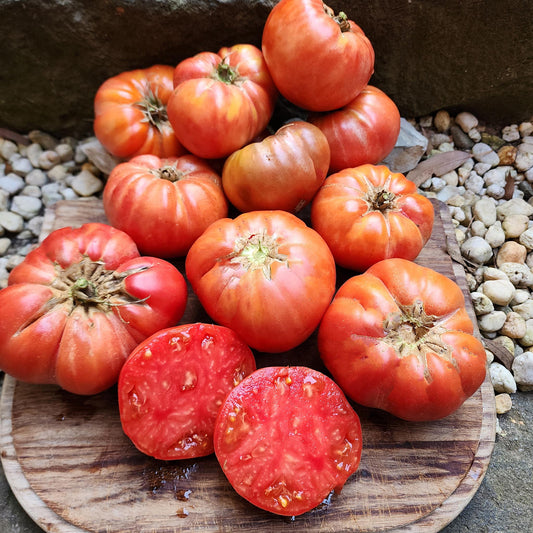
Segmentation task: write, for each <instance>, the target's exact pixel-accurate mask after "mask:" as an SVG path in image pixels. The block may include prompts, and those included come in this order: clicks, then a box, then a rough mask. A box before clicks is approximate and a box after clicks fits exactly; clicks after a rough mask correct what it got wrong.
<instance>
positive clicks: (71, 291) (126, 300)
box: [52, 257, 147, 312]
mask: <svg viewBox="0 0 533 533" xmlns="http://www.w3.org/2000/svg"><path fill="white" fill-rule="evenodd" d="M146 268H147V267H141V268H137V269H132V270H127V271H125V272H117V271H115V270H106V269H105V267H104V264H103V263H102V262H101V261H92V260H91V259H90V258H89V257H84V258H83V259H82V260H81V261H80V262H79V263H74V264H72V265H69V266H68V267H67V268H65V269H63V268H61V267H60V266H59V265H56V270H57V276H56V278H55V280H54V282H53V283H52V287H54V288H55V289H58V290H59V291H61V292H62V293H63V296H62V300H63V301H66V300H71V301H72V304H73V305H74V306H78V305H83V306H85V307H96V308H98V309H99V310H101V311H104V312H108V311H109V310H110V309H111V308H112V307H116V306H120V305H126V304H131V303H140V302H142V301H143V300H140V299H138V298H133V297H132V296H131V295H130V294H128V292H127V291H126V289H125V287H124V280H125V279H126V278H127V277H128V276H130V275H132V274H135V273H137V272H142V271H143V270H146Z"/></svg>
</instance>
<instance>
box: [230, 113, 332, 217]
mask: <svg viewBox="0 0 533 533" xmlns="http://www.w3.org/2000/svg"><path fill="white" fill-rule="evenodd" d="M328 169H329V145H328V141H327V139H326V137H325V135H324V134H323V133H322V132H321V131H320V130H319V129H318V128H317V127H316V126H313V125H312V124H309V123H308V122H304V121H301V120H300V121H295V122H290V123H288V124H285V125H284V126H282V127H281V128H280V129H279V130H278V131H277V132H276V133H275V135H270V136H268V137H266V138H265V139H263V140H262V141H260V142H255V143H251V144H248V145H247V146H244V147H243V148H241V149H240V150H237V151H235V152H233V153H232V154H231V155H230V156H229V157H228V158H227V159H226V162H225V163H224V168H223V170H222V186H223V188H224V192H225V193H226V196H227V197H228V200H229V201H230V202H231V203H232V204H233V205H234V206H235V207H236V208H237V209H239V210H240V211H243V212H244V211H254V210H260V209H282V210H284V211H289V212H291V213H296V212H298V211H300V210H301V209H302V208H303V207H304V206H305V205H307V204H308V203H309V202H310V201H311V200H312V198H313V196H314V195H315V193H316V191H317V190H318V188H319V187H320V186H321V185H322V183H323V181H324V179H325V178H326V176H327V173H328Z"/></svg>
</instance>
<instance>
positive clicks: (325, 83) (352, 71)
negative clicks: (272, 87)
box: [262, 0, 374, 111]
mask: <svg viewBox="0 0 533 533" xmlns="http://www.w3.org/2000/svg"><path fill="white" fill-rule="evenodd" d="M262 50H263V55H264V57H265V61H266V63H267V65H268V68H269V70H270V73H271V75H272V78H273V79H274V82H275V84H276V87H277V88H278V89H279V92H280V93H281V94H282V95H283V96H284V97H285V98H286V99H287V100H289V101H290V102H292V103H293V104H296V105H297V106H299V107H301V108H303V109H308V110H310V111H331V110H333V109H338V108H340V107H342V106H344V105H346V104H348V102H350V101H351V100H353V99H354V98H355V97H356V96H357V95H358V94H359V93H360V92H361V91H362V90H363V89H364V87H365V86H366V85H367V83H368V81H369V80H370V77H371V76H372V73H373V72H374V49H373V47H372V44H371V43H370V41H369V40H368V38H367V37H366V35H365V34H364V32H363V30H362V29H361V28H360V27H359V26H357V25H356V24H355V23H354V22H353V21H351V20H348V17H347V16H346V14H345V13H343V12H341V13H339V14H338V15H335V13H334V12H333V10H332V9H331V8H329V7H328V6H326V5H325V4H323V3H322V0H281V2H279V3H278V4H276V5H275V6H274V7H273V8H272V11H271V12H270V14H269V16H268V18H267V20H266V23H265V26H264V28H263V39H262Z"/></svg>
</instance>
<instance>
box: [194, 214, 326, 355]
mask: <svg viewBox="0 0 533 533" xmlns="http://www.w3.org/2000/svg"><path fill="white" fill-rule="evenodd" d="M185 271H186V274H187V278H188V279H189V281H190V283H191V286H192V288H193V290H194V292H195V293H196V295H197V296H198V299H199V300H200V303H201V304H202V306H203V307H204V309H205V310H206V312H207V313H208V314H209V315H210V316H211V318H212V319H213V320H214V321H215V322H217V323H219V324H222V325H223V326H227V327H229V328H231V329H233V330H234V331H236V332H237V333H238V334H239V335H240V336H241V338H242V339H243V340H244V341H245V342H246V343H247V344H248V345H250V346H251V347H252V348H255V349H257V350H260V351H264V352H283V351H286V350H290V349H291V348H294V347H295V346H297V345H298V344H300V343H302V342H303V341H304V340H305V339H307V338H308V337H309V336H310V335H311V333H312V332H313V331H314V330H315V328H316V327H317V326H318V324H319V322H320V319H321V318H322V315H323V314H324V311H325V310H326V308H327V306H328V305H329V303H330V302H331V298H332V297H333V293H334V292H335V278H336V271H335V262H334V260H333V256H332V255H331V252H330V251H329V249H328V247H327V245H326V243H325V242H324V241H323V239H322V238H321V237H320V235H318V233H316V231H314V230H312V229H311V228H309V227H307V226H306V225H305V223H304V222H303V221H302V220H300V219H299V218H297V217H296V216H295V215H293V214H291V213H287V212H286V211H250V212H249V213H244V214H242V215H239V216H238V217H236V218H235V219H228V218H224V219H221V220H218V221H217V222H214V223H213V224H211V226H209V227H208V228H207V230H206V231H205V232H204V233H203V234H202V235H201V236H200V237H199V238H198V239H197V240H196V241H195V243H194V244H193V245H192V246H191V249H190V250H189V253H188V254H187V258H186V260H185Z"/></svg>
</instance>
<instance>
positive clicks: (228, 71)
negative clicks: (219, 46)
mask: <svg viewBox="0 0 533 533" xmlns="http://www.w3.org/2000/svg"><path fill="white" fill-rule="evenodd" d="M213 77H214V78H215V79H216V80H218V81H221V82H223V83H227V84H228V85H235V84H236V83H237V82H238V81H239V80H240V79H241V78H240V76H239V73H238V71H237V69H235V68H233V67H232V66H231V65H229V64H228V63H227V62H226V58H224V59H223V60H222V61H221V62H220V63H219V65H218V67H217V68H216V69H215V72H214V75H213Z"/></svg>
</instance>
